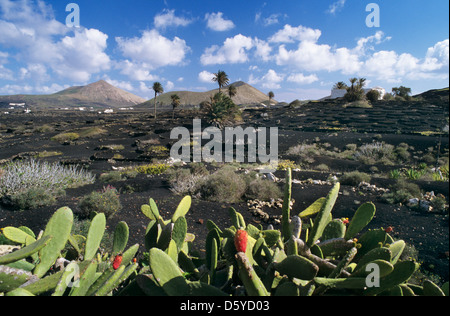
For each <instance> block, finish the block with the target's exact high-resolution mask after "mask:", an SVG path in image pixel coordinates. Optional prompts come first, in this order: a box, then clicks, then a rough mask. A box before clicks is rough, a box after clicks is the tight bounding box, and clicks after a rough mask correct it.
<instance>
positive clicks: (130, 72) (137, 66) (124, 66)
mask: <svg viewBox="0 0 450 316" xmlns="http://www.w3.org/2000/svg"><path fill="white" fill-rule="evenodd" d="M116 68H118V69H120V73H121V74H123V75H126V76H128V77H129V78H130V79H133V80H138V81H154V80H158V79H159V78H158V76H156V75H152V74H151V73H150V69H152V67H150V66H149V65H147V64H145V63H142V62H137V63H135V62H132V61H130V60H128V59H126V60H123V61H120V62H118V63H117V64H116Z"/></svg>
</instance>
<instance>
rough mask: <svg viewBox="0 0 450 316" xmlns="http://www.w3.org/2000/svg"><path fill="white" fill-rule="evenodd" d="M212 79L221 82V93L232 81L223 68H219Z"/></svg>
mask: <svg viewBox="0 0 450 316" xmlns="http://www.w3.org/2000/svg"><path fill="white" fill-rule="evenodd" d="M212 80H213V81H214V82H217V83H218V84H219V93H221V92H222V91H221V90H222V87H223V86H226V85H227V84H228V83H229V82H230V79H228V75H227V74H226V72H225V71H222V70H219V71H218V72H217V73H216V74H214V77H213V78H212Z"/></svg>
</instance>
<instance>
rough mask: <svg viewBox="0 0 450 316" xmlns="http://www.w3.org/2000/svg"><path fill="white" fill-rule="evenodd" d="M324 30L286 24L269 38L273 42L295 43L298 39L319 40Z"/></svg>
mask: <svg viewBox="0 0 450 316" xmlns="http://www.w3.org/2000/svg"><path fill="white" fill-rule="evenodd" d="M321 35H322V32H321V31H320V30H318V29H312V28H309V27H305V26H302V25H299V26H297V27H292V26H290V25H289V24H286V25H285V26H284V28H283V29H282V30H280V31H278V32H277V33H275V34H274V35H273V36H271V37H270V38H269V42H272V43H294V42H297V41H308V42H317V40H318V39H319V37H320V36H321Z"/></svg>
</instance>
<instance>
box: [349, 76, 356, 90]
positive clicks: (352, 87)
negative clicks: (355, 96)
mask: <svg viewBox="0 0 450 316" xmlns="http://www.w3.org/2000/svg"><path fill="white" fill-rule="evenodd" d="M349 80H350V83H351V84H352V86H351V89H352V90H353V89H354V88H355V83H356V82H357V81H358V79H356V78H350V79H349Z"/></svg>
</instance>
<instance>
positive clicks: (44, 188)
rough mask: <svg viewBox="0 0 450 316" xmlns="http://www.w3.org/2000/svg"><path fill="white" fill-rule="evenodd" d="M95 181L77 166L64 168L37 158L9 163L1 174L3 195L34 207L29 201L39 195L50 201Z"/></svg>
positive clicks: (1, 195) (25, 205) (0, 189)
mask: <svg viewBox="0 0 450 316" xmlns="http://www.w3.org/2000/svg"><path fill="white" fill-rule="evenodd" d="M94 182H95V176H94V175H92V174H91V173H89V172H86V171H84V170H82V169H79V168H78V167H76V166H70V167H64V166H61V165H59V164H56V163H54V164H49V163H47V162H39V161H36V160H24V161H19V162H14V163H10V164H8V165H6V166H5V167H4V169H3V175H2V176H1V177H0V198H4V199H7V200H9V201H10V202H12V204H13V205H14V203H18V205H20V207H22V208H29V207H33V203H39V202H33V201H29V200H30V199H32V198H33V196H40V197H41V198H42V200H43V201H44V200H45V201H48V202H46V204H47V203H49V202H50V201H52V200H53V199H51V198H50V197H51V196H54V197H55V198H56V197H58V196H60V195H61V194H62V192H63V191H64V190H65V189H68V188H76V187H80V186H83V185H86V184H91V183H94Z"/></svg>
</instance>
